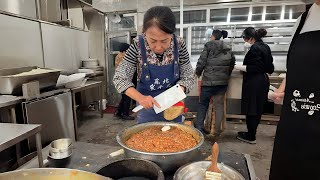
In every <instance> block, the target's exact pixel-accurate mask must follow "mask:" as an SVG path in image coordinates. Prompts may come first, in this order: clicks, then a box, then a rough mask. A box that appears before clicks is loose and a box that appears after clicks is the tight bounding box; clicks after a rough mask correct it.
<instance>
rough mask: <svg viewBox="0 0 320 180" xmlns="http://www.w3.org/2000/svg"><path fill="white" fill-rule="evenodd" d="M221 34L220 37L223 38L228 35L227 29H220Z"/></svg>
mask: <svg viewBox="0 0 320 180" xmlns="http://www.w3.org/2000/svg"><path fill="white" fill-rule="evenodd" d="M221 34H222V37H223V39H225V38H227V37H228V34H229V33H228V31H225V30H222V31H221Z"/></svg>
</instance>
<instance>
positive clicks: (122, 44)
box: [119, 43, 130, 52]
mask: <svg viewBox="0 0 320 180" xmlns="http://www.w3.org/2000/svg"><path fill="white" fill-rule="evenodd" d="M129 47H130V45H129V44H127V43H121V44H120V46H119V51H120V52H125V51H126V50H127V49H129Z"/></svg>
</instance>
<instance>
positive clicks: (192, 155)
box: [117, 122, 204, 172]
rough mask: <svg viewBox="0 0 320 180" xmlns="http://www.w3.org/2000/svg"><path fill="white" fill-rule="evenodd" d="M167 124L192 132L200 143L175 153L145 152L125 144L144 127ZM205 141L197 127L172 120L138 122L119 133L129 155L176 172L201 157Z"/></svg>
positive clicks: (119, 139)
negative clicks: (201, 148) (172, 121)
mask: <svg viewBox="0 0 320 180" xmlns="http://www.w3.org/2000/svg"><path fill="white" fill-rule="evenodd" d="M165 125H169V126H174V127H177V128H179V129H181V130H183V131H185V132H187V133H189V134H192V136H193V137H194V138H195V139H196V140H197V142H198V144H197V145H196V146H195V147H193V148H191V149H188V150H185V151H180V152H174V153H150V152H143V151H138V150H134V149H131V148H129V147H128V146H127V145H126V144H125V141H127V140H128V139H129V138H130V136H131V135H133V134H135V133H137V132H139V131H142V130H144V129H147V128H150V127H154V126H165ZM146 138H147V137H146ZM203 141H204V137H203V135H202V133H201V132H200V131H198V130H197V129H195V128H194V127H191V126H187V125H184V124H177V123H170V122H151V123H143V124H138V125H135V126H132V127H128V128H125V129H123V130H122V131H120V132H119V133H118V135H117V142H118V143H119V144H120V145H121V146H122V147H123V148H124V152H125V155H126V156H127V157H133V158H139V159H146V160H150V161H153V162H155V163H156V164H158V165H159V166H160V168H161V169H162V170H163V171H164V172H174V171H175V170H177V169H178V168H179V167H181V166H182V165H184V164H187V163H190V162H193V161H195V160H198V159H197V158H199V157H200V155H201V153H200V147H201V146H202V144H203Z"/></svg>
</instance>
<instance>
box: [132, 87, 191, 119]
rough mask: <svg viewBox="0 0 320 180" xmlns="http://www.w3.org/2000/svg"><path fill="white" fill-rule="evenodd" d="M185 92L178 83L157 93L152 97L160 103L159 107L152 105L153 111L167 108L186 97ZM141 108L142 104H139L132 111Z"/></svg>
mask: <svg viewBox="0 0 320 180" xmlns="http://www.w3.org/2000/svg"><path fill="white" fill-rule="evenodd" d="M186 97H187V96H186V94H185V93H184V92H183V90H182V88H181V86H180V85H179V84H176V85H174V86H173V87H171V88H169V89H167V90H166V91H164V92H163V93H161V94H159V95H158V96H156V97H154V99H155V100H156V101H157V102H158V104H159V105H160V108H158V107H157V106H153V109H154V111H155V112H156V114H158V113H160V112H162V111H164V110H166V109H168V108H169V107H171V106H172V105H174V104H176V103H177V102H179V101H181V100H183V99H184V98H186ZM141 109H143V106H141V105H139V106H137V107H135V108H134V109H133V110H132V111H133V112H138V111H140V110H141Z"/></svg>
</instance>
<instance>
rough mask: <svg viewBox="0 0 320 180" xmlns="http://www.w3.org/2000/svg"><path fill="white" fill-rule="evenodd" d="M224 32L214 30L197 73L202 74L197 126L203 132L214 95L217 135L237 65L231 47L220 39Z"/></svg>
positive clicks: (195, 123)
mask: <svg viewBox="0 0 320 180" xmlns="http://www.w3.org/2000/svg"><path fill="white" fill-rule="evenodd" d="M221 37H222V33H221V31H220V30H214V31H213V32H212V36H211V41H209V42H207V43H206V44H205V45H204V49H203V51H202V53H201V56H200V58H199V60H198V62H197V67H196V71H195V73H196V75H197V76H198V78H199V77H200V76H201V74H202V73H203V75H202V83H201V94H200V101H199V106H198V112H197V118H196V120H195V122H194V125H195V127H196V128H197V129H198V130H200V131H201V132H202V133H203V134H206V132H205V129H204V119H205V117H206V114H207V110H208V107H209V103H210V98H211V96H214V100H215V101H214V107H215V112H216V125H215V136H219V135H220V127H221V122H222V120H223V118H224V117H223V116H224V115H223V113H224V98H223V97H224V96H223V95H224V94H225V92H226V91H227V87H228V81H229V78H230V74H231V72H232V70H233V67H234V65H235V57H234V55H233V53H232V52H231V48H230V47H229V46H228V45H227V44H226V43H224V42H223V41H222V40H220V39H221Z"/></svg>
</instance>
